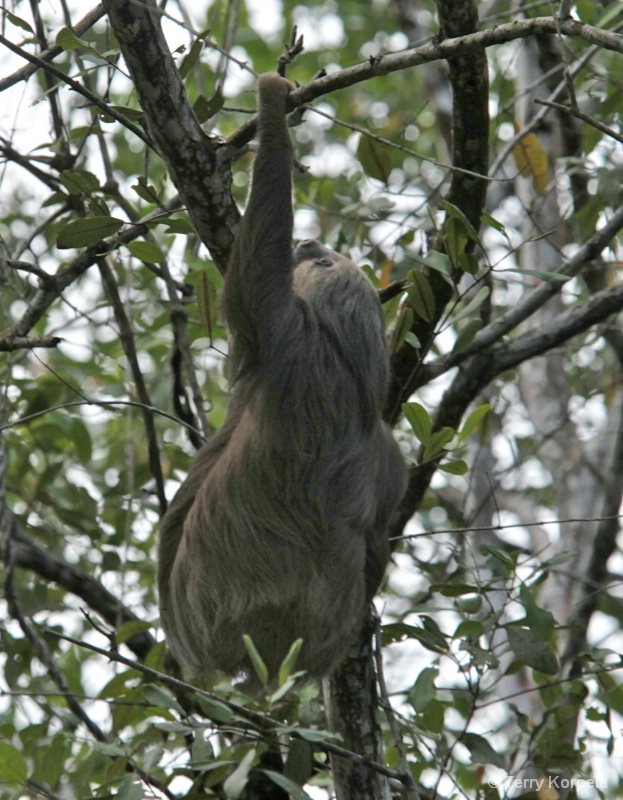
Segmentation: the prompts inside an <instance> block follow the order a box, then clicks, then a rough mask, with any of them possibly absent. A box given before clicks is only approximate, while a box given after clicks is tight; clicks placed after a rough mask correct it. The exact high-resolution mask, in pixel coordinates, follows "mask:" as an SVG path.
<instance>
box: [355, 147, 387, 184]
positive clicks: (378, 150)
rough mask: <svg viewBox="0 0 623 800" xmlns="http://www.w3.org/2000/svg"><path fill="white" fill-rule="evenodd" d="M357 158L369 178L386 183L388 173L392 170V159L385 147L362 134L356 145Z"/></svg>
mask: <svg viewBox="0 0 623 800" xmlns="http://www.w3.org/2000/svg"><path fill="white" fill-rule="evenodd" d="M357 158H358V159H359V160H360V161H361V166H362V167H363V169H364V172H365V173H366V175H367V176H368V177H369V178H376V180H377V181H381V182H382V183H387V180H388V178H389V173H390V172H391V171H392V160H391V156H390V154H389V151H388V149H387V147H385V146H383V145H381V144H379V143H378V142H376V141H375V140H374V139H372V138H371V137H370V136H362V137H361V138H360V139H359V146H358V147H357Z"/></svg>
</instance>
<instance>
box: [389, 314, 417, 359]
mask: <svg viewBox="0 0 623 800" xmlns="http://www.w3.org/2000/svg"><path fill="white" fill-rule="evenodd" d="M414 318H415V315H414V313H413V309H412V308H409V307H408V306H405V307H403V308H402V309H401V311H400V314H399V315H398V319H397V320H396V327H395V328H394V332H393V334H392V352H393V353H395V352H396V350H398V348H399V347H400V345H401V344H402V343H403V342H404V340H405V339H406V338H407V336H408V335H409V331H410V330H411V326H412V325H413V320H414Z"/></svg>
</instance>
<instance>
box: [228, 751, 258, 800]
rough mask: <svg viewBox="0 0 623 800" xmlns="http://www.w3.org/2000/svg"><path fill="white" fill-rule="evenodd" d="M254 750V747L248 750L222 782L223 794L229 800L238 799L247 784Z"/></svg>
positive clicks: (253, 758) (253, 759)
mask: <svg viewBox="0 0 623 800" xmlns="http://www.w3.org/2000/svg"><path fill="white" fill-rule="evenodd" d="M256 752H257V751H256V750H255V748H253V749H252V750H249V752H248V753H247V754H246V755H245V757H244V758H243V759H242V761H241V762H240V764H238V766H237V767H236V769H235V770H234V771H233V772H232V774H231V775H230V776H229V778H227V780H226V781H225V783H224V784H223V790H224V791H225V796H226V797H227V798H228V799H229V800H238V798H239V797H240V795H241V794H242V792H243V790H244V787H245V786H246V785H247V781H248V780H249V772H251V768H252V767H253V762H254V761H255V754H256Z"/></svg>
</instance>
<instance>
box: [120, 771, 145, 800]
mask: <svg viewBox="0 0 623 800" xmlns="http://www.w3.org/2000/svg"><path fill="white" fill-rule="evenodd" d="M115 797H116V798H118V800H143V798H144V797H145V792H144V790H143V784H142V783H141V781H140V780H139V779H138V778H135V777H132V776H130V775H128V777H127V778H125V780H124V781H123V783H122V784H121V786H120V787H119V791H118V792H117V794H116V795H115Z"/></svg>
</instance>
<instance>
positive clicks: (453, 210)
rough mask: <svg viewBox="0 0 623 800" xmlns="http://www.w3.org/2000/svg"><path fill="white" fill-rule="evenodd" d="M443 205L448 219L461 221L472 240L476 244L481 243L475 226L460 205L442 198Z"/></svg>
mask: <svg viewBox="0 0 623 800" xmlns="http://www.w3.org/2000/svg"><path fill="white" fill-rule="evenodd" d="M441 207H442V208H444V209H445V211H446V213H447V215H448V220H451V219H454V220H457V222H460V224H461V227H462V228H463V230H464V231H465V233H466V234H467V236H468V237H469V238H470V239H471V240H472V242H474V244H480V239H479V238H478V234H477V233H476V230H475V229H474V226H473V225H472V223H471V222H470V221H469V220H468V219H467V217H466V216H465V214H464V213H463V212H462V211H461V209H460V208H459V207H458V206H455V205H453V204H452V203H449V202H448V201H447V200H442V201H441ZM446 224H447V222H446Z"/></svg>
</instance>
